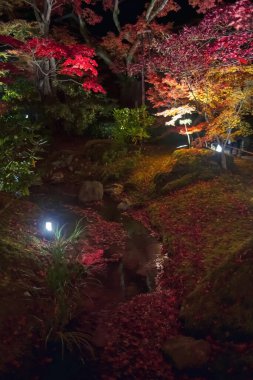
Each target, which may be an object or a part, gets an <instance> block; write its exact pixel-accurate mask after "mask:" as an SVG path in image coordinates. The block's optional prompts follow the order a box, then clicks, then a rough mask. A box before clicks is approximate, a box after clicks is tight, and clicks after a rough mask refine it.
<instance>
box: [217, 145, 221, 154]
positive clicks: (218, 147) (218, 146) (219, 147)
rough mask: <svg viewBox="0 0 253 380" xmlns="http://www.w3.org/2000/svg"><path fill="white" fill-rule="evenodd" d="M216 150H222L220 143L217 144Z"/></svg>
mask: <svg viewBox="0 0 253 380" xmlns="http://www.w3.org/2000/svg"><path fill="white" fill-rule="evenodd" d="M216 152H219V153H220V152H222V147H221V146H220V144H218V145H217V147H216Z"/></svg>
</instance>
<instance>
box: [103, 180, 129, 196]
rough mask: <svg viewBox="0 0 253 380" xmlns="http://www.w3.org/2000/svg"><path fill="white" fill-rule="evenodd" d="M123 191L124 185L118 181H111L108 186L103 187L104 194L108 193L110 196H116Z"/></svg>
mask: <svg viewBox="0 0 253 380" xmlns="http://www.w3.org/2000/svg"><path fill="white" fill-rule="evenodd" d="M123 191H124V186H123V185H121V184H120V183H113V184H112V185H110V186H107V187H106V188H105V194H108V195H110V196H111V197H118V196H119V195H120V194H122V193H123Z"/></svg>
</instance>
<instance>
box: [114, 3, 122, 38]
mask: <svg viewBox="0 0 253 380" xmlns="http://www.w3.org/2000/svg"><path fill="white" fill-rule="evenodd" d="M119 13H120V12H119V0H114V9H113V21H114V24H115V26H116V28H117V29H118V32H119V33H120V30H121V28H120V23H119Z"/></svg>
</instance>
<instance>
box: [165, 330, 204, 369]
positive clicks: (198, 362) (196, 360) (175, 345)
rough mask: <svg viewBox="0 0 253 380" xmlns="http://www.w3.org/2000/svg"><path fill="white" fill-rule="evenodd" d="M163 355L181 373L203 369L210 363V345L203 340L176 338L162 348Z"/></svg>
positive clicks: (184, 337) (185, 337)
mask: <svg viewBox="0 0 253 380" xmlns="http://www.w3.org/2000/svg"><path fill="white" fill-rule="evenodd" d="M162 350H163V353H164V355H165V357H166V358H167V359H169V361H171V362H172V363H173V365H174V366H175V368H176V369H178V370H179V371H184V370H190V369H201V368H203V367H205V365H206V364H207V362H208V361H209V358H210V354H211V348H210V344H209V343H208V342H206V341H205V340H203V339H198V340H197V339H194V338H191V337H187V336H175V337H173V338H171V339H169V340H168V341H167V342H166V343H165V344H164V346H163V348H162Z"/></svg>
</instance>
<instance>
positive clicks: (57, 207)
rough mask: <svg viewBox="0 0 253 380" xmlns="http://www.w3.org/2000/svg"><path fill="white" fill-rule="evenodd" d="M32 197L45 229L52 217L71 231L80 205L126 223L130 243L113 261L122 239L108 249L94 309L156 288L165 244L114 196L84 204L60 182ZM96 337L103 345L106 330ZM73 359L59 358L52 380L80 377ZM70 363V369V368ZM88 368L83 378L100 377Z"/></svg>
mask: <svg viewBox="0 0 253 380" xmlns="http://www.w3.org/2000/svg"><path fill="white" fill-rule="evenodd" d="M30 199H31V201H32V202H34V203H36V204H37V205H38V206H39V207H40V208H41V210H42V215H41V220H40V229H41V230H42V229H43V225H44V224H45V221H46V220H48V218H49V220H52V221H55V222H56V223H57V224H58V225H59V227H61V226H62V225H66V226H67V231H68V232H67V233H71V231H73V229H74V227H75V225H76V223H77V222H78V220H80V216H79V215H78V214H77V213H75V212H73V211H72V210H73V209H75V210H76V209H77V208H78V209H80V210H83V209H85V208H87V207H89V208H90V209H93V210H94V211H95V212H97V213H98V215H99V216H100V217H101V218H102V219H103V220H105V221H108V222H116V223H118V224H120V225H121V226H122V227H123V231H124V233H125V234H126V239H125V241H126V244H125V246H124V248H123V249H122V252H121V258H120V259H119V260H116V261H113V260H111V261H110V257H111V256H114V254H115V253H116V254H117V250H118V242H117V241H115V244H112V246H111V247H110V248H109V249H108V251H105V252H104V255H105V257H107V258H108V259H109V260H108V262H107V264H106V265H107V270H106V276H104V278H102V281H101V286H99V287H98V288H97V287H95V289H93V288H92V287H91V288H88V291H89V293H90V294H89V297H90V299H91V300H92V302H91V303H90V305H91V310H90V311H91V313H94V312H95V313H97V312H98V313H99V312H100V311H101V310H110V309H113V308H114V307H116V306H117V305H118V304H120V303H121V302H124V301H127V300H129V299H131V298H132V297H134V296H136V295H138V294H141V293H146V292H150V291H153V290H154V289H155V278H156V275H157V273H158V271H159V268H160V265H161V262H162V245H161V243H160V242H158V241H157V240H156V239H155V238H154V237H153V236H151V234H150V232H149V231H147V229H146V228H145V227H144V226H143V225H142V224H141V223H140V222H137V221H135V220H134V219H132V218H131V217H129V216H128V215H127V214H126V213H122V212H120V211H119V210H118V209H117V204H116V202H115V201H113V200H112V199H111V198H105V199H104V200H103V202H100V203H91V204H88V205H86V204H81V203H79V202H78V201H77V199H76V197H73V196H71V195H66V194H64V193H63V191H62V189H61V188H60V186H55V185H54V186H46V187H38V188H35V189H34V190H32V192H31V195H30ZM109 226H110V224H109ZM115 250H116V252H115ZM88 307H89V306H88ZM92 339H93V344H95V346H96V347H98V349H99V347H102V346H103V343H102V344H101V341H102V342H103V339H104V337H103V332H102V334H101V331H95V332H94V336H93V338H92ZM69 359H70V362H69V360H68V359H67V358H66V360H64V363H63V362H62V361H60V360H56V361H55V364H54V366H53V367H52V368H51V370H50V374H49V373H48V372H47V374H46V377H45V379H47V380H51V378H52V379H53V378H54V379H55V378H56V377H57V376H61V379H62V380H76V379H79V376H78V375H77V376H76V375H75V373H76V372H78V365H77V363H76V361H75V360H74V363H73V362H72V360H73V359H71V358H69ZM67 363H68V364H67ZM66 365H67V366H68V370H66ZM50 367H51V366H50ZM72 367H73V368H72ZM74 367H75V368H74ZM73 371H74V373H73ZM51 372H52V373H51ZM82 372H83V371H82ZM85 372H86V375H85V377H83V375H84V374H83V375H82V379H89V380H91V379H96V378H97V376H96V375H94V370H93V369H89V368H87V369H86V370H85ZM86 376H87V377H86ZM57 378H58V377H57ZM43 379H44V378H43Z"/></svg>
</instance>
